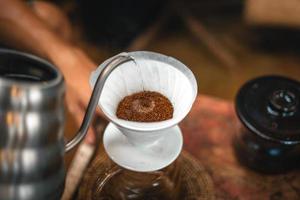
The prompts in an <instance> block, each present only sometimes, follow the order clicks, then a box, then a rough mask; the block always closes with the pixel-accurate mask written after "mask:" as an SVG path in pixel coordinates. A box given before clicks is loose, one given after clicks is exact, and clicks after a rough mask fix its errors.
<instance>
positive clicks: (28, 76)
mask: <svg viewBox="0 0 300 200" xmlns="http://www.w3.org/2000/svg"><path fill="white" fill-rule="evenodd" d="M64 93H65V85H64V79H63V76H62V74H61V73H60V72H59V71H58V70H57V69H56V68H55V67H54V66H53V65H51V64H50V63H48V62H47V61H44V60H42V59H40V58H38V57H35V56H32V55H29V54H24V53H21V52H17V51H13V50H4V49H1V50H0V119H1V120H0V199H5V200H16V199H18V200H41V199H43V200H48V199H49V200H50V199H51V200H56V199H60V197H61V195H62V192H63V190H64V180H65V169H64V160H63V156H64V152H65V149H64V136H63V133H64Z"/></svg>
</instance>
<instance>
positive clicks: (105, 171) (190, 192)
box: [77, 152, 215, 200]
mask: <svg viewBox="0 0 300 200" xmlns="http://www.w3.org/2000/svg"><path fill="white" fill-rule="evenodd" d="M176 162H177V163H176V166H177V167H176V168H178V170H179V174H180V178H177V179H176V180H179V181H178V182H179V183H176V185H177V184H178V186H179V190H180V191H179V197H178V199H181V200H213V199H215V196H214V189H213V183H212V181H211V178H210V176H209V174H208V173H207V172H206V171H205V169H204V167H203V166H202V165H201V164H200V163H199V162H198V161H197V160H195V159H194V158H193V157H192V156H191V155H189V154H188V153H187V152H182V153H181V154H180V156H179V158H178V159H177V161H176ZM122 170H124V169H122V168H120V167H118V166H117V165H116V164H115V163H113V162H112V161H111V160H110V159H109V158H108V157H107V156H106V155H103V154H102V155H98V156H97V157H96V158H95V160H94V161H93V163H92V164H91V166H90V167H89V169H88V171H87V172H86V174H85V175H84V178H83V181H82V183H81V185H80V187H79V194H78V198H77V199H78V200H99V199H103V200H104V199H110V200H115V198H113V197H112V196H110V197H107V196H105V197H103V193H105V192H104V190H105V189H104V187H107V186H105V184H103V183H105V182H107V181H108V180H109V179H111V178H113V177H114V176H116V175H117V174H118V173H119V172H120V171H122ZM173 171H174V170H173ZM170 174H173V172H171V173H170ZM175 188H176V186H175Z"/></svg>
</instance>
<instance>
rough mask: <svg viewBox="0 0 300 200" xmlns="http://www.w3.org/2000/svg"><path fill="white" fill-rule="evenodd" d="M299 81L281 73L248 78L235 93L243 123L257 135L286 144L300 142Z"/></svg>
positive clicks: (238, 113)
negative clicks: (282, 75) (279, 74)
mask: <svg viewBox="0 0 300 200" xmlns="http://www.w3.org/2000/svg"><path fill="white" fill-rule="evenodd" d="M299 101H300V83H299V82H297V81H295V80H291V79H288V78H285V77H281V76H264V77H259V78H256V79H253V80H251V81H249V82H247V83H246V84H245V85H243V86H242V88H241V89H240V90H239V92H238V94H237V97H236V111H237V115H238V117H239V118H240V120H241V121H242V123H243V124H244V125H245V126H246V127H247V128H248V129H250V130H251V131H252V132H253V133H256V134H257V135H259V136H261V137H263V138H265V139H269V140H273V141H277V142H280V143H283V144H297V143H300V102H299Z"/></svg>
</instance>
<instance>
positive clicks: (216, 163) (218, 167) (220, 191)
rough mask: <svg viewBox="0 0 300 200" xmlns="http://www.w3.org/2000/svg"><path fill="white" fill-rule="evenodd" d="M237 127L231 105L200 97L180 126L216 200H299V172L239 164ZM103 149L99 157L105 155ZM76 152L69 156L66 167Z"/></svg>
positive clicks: (187, 149)
mask: <svg viewBox="0 0 300 200" xmlns="http://www.w3.org/2000/svg"><path fill="white" fill-rule="evenodd" d="M68 121H69V122H67V132H69V133H70V132H71V133H72V134H73V133H74V132H75V130H76V128H74V124H73V123H72V122H70V120H68ZM238 123H239V121H238V119H237V117H236V115H235V111H234V108H233V104H232V103H230V102H227V101H224V100H220V99H215V98H211V97H207V96H200V97H198V98H197V100H196V102H195V104H194V106H193V108H192V111H191V112H190V113H189V115H188V116H187V117H186V118H185V119H184V120H183V122H182V123H181V124H180V127H181V129H182V132H183V137H184V147H183V148H184V150H186V151H188V152H189V153H190V154H192V155H193V156H194V157H195V158H197V159H198V160H199V161H200V162H201V163H202V164H203V166H204V167H205V168H206V170H207V171H208V173H209V174H210V176H211V178H212V180H213V183H214V188H215V195H216V199H217V200H223V199H226V200H268V199H269V200H300V170H294V171H291V172H289V173H286V174H280V175H264V174H259V173H257V172H255V171H252V170H250V169H248V168H246V167H244V166H242V165H240V164H239V163H238V161H237V160H236V158H235V155H234V153H233V149H232V144H231V141H232V137H233V135H234V134H235V131H236V128H235V127H236V126H237V125H238ZM72 124H73V125H72ZM67 135H68V134H67ZM101 146H102V145H100V148H99V150H98V153H99V151H100V152H103V147H101ZM74 152H75V151H74V150H73V151H72V152H71V153H69V154H67V156H66V163H67V166H68V163H69V162H70V160H71V159H72V157H73V154H74Z"/></svg>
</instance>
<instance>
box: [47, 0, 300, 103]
mask: <svg viewBox="0 0 300 200" xmlns="http://www.w3.org/2000/svg"><path fill="white" fill-rule="evenodd" d="M50 2H51V3H55V4H56V5H57V6H58V7H59V8H61V9H62V10H63V12H64V13H65V14H66V15H67V16H68V18H69V20H70V21H71V23H72V28H73V31H72V32H71V33H70V34H69V35H71V37H72V40H73V42H74V43H75V44H76V45H78V46H80V47H81V48H82V49H84V51H85V52H86V53H88V54H89V56H90V57H91V58H92V59H93V60H94V61H95V62H96V63H98V64H100V63H102V62H103V61H104V60H105V59H107V58H109V57H111V56H112V55H115V54H117V53H119V52H121V51H135V50H150V51H156V52H160V53H163V54H167V55H170V56H173V57H175V58H177V59H179V60H181V61H182V62H183V63H185V64H186V65H187V66H188V67H190V68H191V69H192V71H193V72H194V73H195V75H196V77H197V80H198V84H199V92H200V93H201V94H208V95H213V96H216V97H219V98H224V99H228V100H232V99H233V98H234V97H235V94H236V92H237V90H238V88H239V87H240V86H241V85H242V84H243V83H244V82H245V81H247V80H249V79H251V78H254V77H256V76H261V75H266V74H279V75H284V76H288V77H290V78H294V79H297V80H300V56H299V55H300V31H299V28H300V1H299V0H285V1H282V0H126V1H124V0H109V1H102V0H101V1H99V0H98V1H97V0H89V1H85V0H76V1H75V0H74V1H70V0H65V1H64V0H60V1H50ZM48 17H50V18H51V19H52V18H53V19H54V18H55V17H54V16H53V15H50V16H48ZM50 21H51V20H50ZM67 37H68V36H67Z"/></svg>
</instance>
